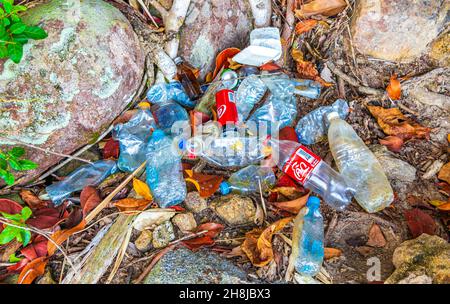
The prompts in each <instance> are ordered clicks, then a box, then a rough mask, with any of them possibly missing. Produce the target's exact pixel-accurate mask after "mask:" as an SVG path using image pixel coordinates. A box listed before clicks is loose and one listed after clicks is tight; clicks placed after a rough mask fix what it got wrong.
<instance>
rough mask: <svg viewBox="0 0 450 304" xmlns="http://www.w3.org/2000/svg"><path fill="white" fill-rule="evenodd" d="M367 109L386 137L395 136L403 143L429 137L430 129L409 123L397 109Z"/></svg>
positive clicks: (369, 107)
mask: <svg viewBox="0 0 450 304" xmlns="http://www.w3.org/2000/svg"><path fill="white" fill-rule="evenodd" d="M367 108H368V109H369V111H370V113H371V114H372V115H373V116H374V117H375V118H376V119H377V122H378V124H379V125H380V127H381V129H383V132H384V133H386V134H387V135H392V136H397V137H399V138H401V139H402V140H403V141H406V140H408V139H411V138H428V137H429V135H430V131H431V129H430V128H426V127H422V126H421V125H419V124H418V123H416V122H413V121H411V120H410V119H409V118H408V117H406V116H405V115H403V113H402V112H401V111H400V109H398V108H390V109H385V108H383V107H378V106H367Z"/></svg>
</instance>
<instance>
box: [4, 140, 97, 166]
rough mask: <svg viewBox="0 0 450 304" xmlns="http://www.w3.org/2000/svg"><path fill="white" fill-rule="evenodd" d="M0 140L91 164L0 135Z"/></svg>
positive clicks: (84, 160) (85, 160) (87, 161)
mask: <svg viewBox="0 0 450 304" xmlns="http://www.w3.org/2000/svg"><path fill="white" fill-rule="evenodd" d="M0 139H1V140H4V141H12V142H14V143H16V144H19V145H23V146H25V147H28V148H32V149H36V150H39V151H42V152H45V153H47V154H53V155H57V156H61V157H67V158H70V159H71V160H72V159H76V160H79V161H82V162H85V163H88V164H92V162H91V161H89V160H87V159H83V158H79V157H76V156H72V155H69V154H64V153H58V152H53V151H51V150H49V149H46V148H41V147H38V146H35V145H32V144H28V143H26V142H23V141H21V140H18V139H12V138H7V137H3V136H1V135H0Z"/></svg>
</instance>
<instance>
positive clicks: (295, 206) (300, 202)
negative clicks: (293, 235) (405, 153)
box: [272, 188, 310, 214]
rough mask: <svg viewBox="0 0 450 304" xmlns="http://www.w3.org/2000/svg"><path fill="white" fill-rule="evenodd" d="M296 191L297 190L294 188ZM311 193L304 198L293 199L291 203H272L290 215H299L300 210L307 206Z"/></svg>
mask: <svg viewBox="0 0 450 304" xmlns="http://www.w3.org/2000/svg"><path fill="white" fill-rule="evenodd" d="M294 189H295V188H294ZM309 194H310V192H308V193H306V194H303V195H302V196H300V197H298V198H296V199H293V200H291V201H287V202H275V203H272V204H273V205H274V206H275V207H277V208H279V209H282V210H285V211H288V212H290V213H293V214H297V213H298V212H299V211H300V209H302V208H303V207H304V206H305V205H306V202H307V201H308V197H309Z"/></svg>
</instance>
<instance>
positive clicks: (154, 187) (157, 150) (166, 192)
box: [147, 130, 186, 208]
mask: <svg viewBox="0 0 450 304" xmlns="http://www.w3.org/2000/svg"><path fill="white" fill-rule="evenodd" d="M172 147H173V140H172V138H171V137H169V136H167V135H166V134H164V132H163V131H162V130H155V131H154V132H153V134H152V137H151V138H150V141H149V142H148V145H147V184H148V186H149V187H150V190H151V192H152V195H153V198H154V200H155V202H156V203H158V205H159V206H160V207H162V208H166V207H170V206H174V205H177V204H179V203H181V202H182V201H183V200H184V199H185V197H186V182H185V181H184V178H183V169H182V166H181V156H180V155H179V154H178V153H177V152H176V151H175V150H174V149H173V148H172Z"/></svg>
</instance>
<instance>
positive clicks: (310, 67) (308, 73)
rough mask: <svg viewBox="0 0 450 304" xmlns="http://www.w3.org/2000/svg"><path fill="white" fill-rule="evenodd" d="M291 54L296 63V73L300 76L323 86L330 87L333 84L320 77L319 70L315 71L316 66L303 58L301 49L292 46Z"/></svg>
mask: <svg viewBox="0 0 450 304" xmlns="http://www.w3.org/2000/svg"><path fill="white" fill-rule="evenodd" d="M291 56H292V59H294V60H295V62H296V63H297V73H298V75H299V77H300V78H306V79H312V80H314V81H317V82H318V83H320V84H321V85H322V86H324V87H330V86H332V85H333V84H332V83H329V82H326V81H325V80H323V79H322V78H321V77H320V74H319V71H317V69H316V66H315V65H314V64H313V63H312V62H309V61H306V60H304V59H303V53H302V51H300V50H298V49H295V48H292V50H291Z"/></svg>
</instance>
